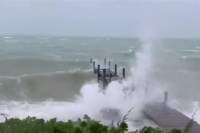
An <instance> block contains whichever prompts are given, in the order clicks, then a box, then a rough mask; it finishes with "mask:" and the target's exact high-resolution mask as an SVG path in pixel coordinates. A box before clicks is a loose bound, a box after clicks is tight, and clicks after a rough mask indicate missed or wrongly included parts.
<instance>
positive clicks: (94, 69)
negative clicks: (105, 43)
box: [93, 61, 96, 74]
mask: <svg viewBox="0 0 200 133" xmlns="http://www.w3.org/2000/svg"><path fill="white" fill-rule="evenodd" d="M93 71H94V74H95V73H96V68H95V61H93Z"/></svg>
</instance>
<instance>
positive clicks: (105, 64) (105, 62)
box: [104, 59, 106, 68]
mask: <svg viewBox="0 0 200 133" xmlns="http://www.w3.org/2000/svg"><path fill="white" fill-rule="evenodd" d="M104 67H105V68H106V59H104Z"/></svg>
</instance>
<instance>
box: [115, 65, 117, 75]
mask: <svg viewBox="0 0 200 133" xmlns="http://www.w3.org/2000/svg"><path fill="white" fill-rule="evenodd" d="M115 75H117V64H115Z"/></svg>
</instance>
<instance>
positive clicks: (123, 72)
mask: <svg viewBox="0 0 200 133" xmlns="http://www.w3.org/2000/svg"><path fill="white" fill-rule="evenodd" d="M122 74H123V79H125V68H123V69H122Z"/></svg>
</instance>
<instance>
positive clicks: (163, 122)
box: [90, 59, 200, 133]
mask: <svg viewBox="0 0 200 133" xmlns="http://www.w3.org/2000/svg"><path fill="white" fill-rule="evenodd" d="M90 63H91V64H93V71H94V74H96V76H97V81H98V83H99V84H100V85H101V86H102V88H103V89H105V88H106V86H107V85H108V84H109V83H110V82H111V81H113V80H123V79H125V68H123V69H122V76H119V75H118V73H117V64H115V67H114V71H112V70H111V62H110V61H109V63H108V66H107V62H106V59H104V67H103V68H101V67H100V64H98V65H97V67H96V64H95V61H93V60H92V59H91V60H90ZM167 101H168V92H165V93H164V101H163V102H162V103H151V104H147V105H145V107H144V109H143V114H144V116H145V117H146V118H147V119H149V120H150V121H153V122H155V123H156V124H157V125H158V126H159V127H160V128H162V129H163V130H164V131H170V130H172V129H179V130H181V131H182V132H183V133H200V125H199V124H198V123H197V122H195V121H194V120H193V119H191V118H189V117H187V116H185V115H184V114H182V113H181V112H179V111H178V110H176V109H172V108H171V107H169V106H168V105H167Z"/></svg>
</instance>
